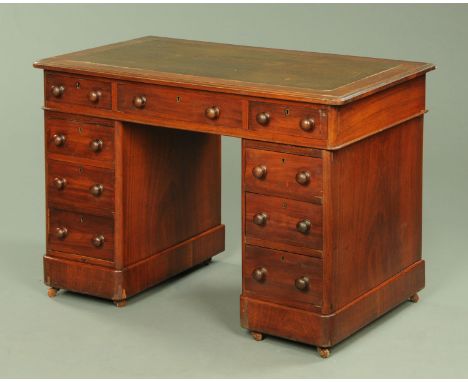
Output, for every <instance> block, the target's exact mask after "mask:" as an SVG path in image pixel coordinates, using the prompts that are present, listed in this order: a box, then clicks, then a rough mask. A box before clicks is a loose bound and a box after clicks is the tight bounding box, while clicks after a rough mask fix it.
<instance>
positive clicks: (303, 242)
mask: <svg viewBox="0 0 468 382" xmlns="http://www.w3.org/2000/svg"><path fill="white" fill-rule="evenodd" d="M245 235H246V237H247V240H248V239H249V237H252V238H258V239H263V240H265V241H268V242H270V243H274V242H279V243H284V244H288V245H293V246H298V247H308V248H314V249H321V248H322V241H323V240H322V206H321V205H317V204H313V203H306V202H299V201H297V200H291V199H285V198H279V197H275V196H266V195H259V194H253V193H250V192H246V194H245ZM271 245H273V244H271Z"/></svg>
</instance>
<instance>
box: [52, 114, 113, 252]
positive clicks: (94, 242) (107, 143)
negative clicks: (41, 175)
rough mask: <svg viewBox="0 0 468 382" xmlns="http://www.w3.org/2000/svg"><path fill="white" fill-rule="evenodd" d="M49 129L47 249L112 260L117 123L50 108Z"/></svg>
mask: <svg viewBox="0 0 468 382" xmlns="http://www.w3.org/2000/svg"><path fill="white" fill-rule="evenodd" d="M45 129H46V132H45V137H46V151H47V176H46V188H47V205H48V225H47V226H48V240H47V244H48V245H47V249H48V251H49V252H50V251H53V252H54V253H57V252H58V253H59V254H60V255H61V256H67V255H71V256H75V257H76V256H80V257H84V258H89V259H90V260H91V261H92V259H99V260H105V261H113V258H114V219H113V216H114V197H115V196H114V194H115V192H114V187H115V174H114V129H113V124H112V123H111V122H109V121H107V120H101V119H96V118H86V117H80V116H76V115H71V114H62V113H52V112H46V118H45Z"/></svg>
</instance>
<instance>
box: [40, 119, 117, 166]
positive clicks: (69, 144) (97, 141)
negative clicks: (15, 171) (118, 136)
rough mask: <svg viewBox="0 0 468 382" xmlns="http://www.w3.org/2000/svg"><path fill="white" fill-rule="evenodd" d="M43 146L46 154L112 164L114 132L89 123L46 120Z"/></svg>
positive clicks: (94, 122)
mask: <svg viewBox="0 0 468 382" xmlns="http://www.w3.org/2000/svg"><path fill="white" fill-rule="evenodd" d="M107 123H108V122H107ZM46 145H47V153H52V154H60V155H67V156H71V157H76V158H85V159H90V160H95V161H96V162H97V163H100V164H103V163H107V164H112V165H113V163H114V129H113V128H112V125H110V124H107V125H104V124H98V123H96V121H95V120H92V119H90V120H86V119H77V120H76V119H73V118H71V117H69V118H59V117H55V116H47V117H46Z"/></svg>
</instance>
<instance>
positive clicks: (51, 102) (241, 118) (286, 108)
mask: <svg viewBox="0 0 468 382" xmlns="http://www.w3.org/2000/svg"><path fill="white" fill-rule="evenodd" d="M112 81H113V80H111V79H109V80H103V79H99V80H98V79H95V78H93V77H86V76H78V75H75V76H74V75H70V74H62V73H55V72H46V77H45V99H46V106H47V107H50V108H63V107H67V108H69V109H70V110H72V111H73V110H76V112H78V113H79V112H80V111H85V112H86V113H87V114H89V113H93V112H97V113H98V114H99V113H100V112H102V113H106V112H115V113H118V114H119V115H122V116H126V117H129V118H131V119H135V118H136V119H138V118H142V119H145V120H148V119H151V120H152V121H154V120H156V121H158V122H159V123H161V124H162V125H165V124H167V125H169V126H170V125H175V126H179V125H181V124H190V126H197V128H201V129H203V127H207V128H210V130H212V129H213V127H221V128H228V129H229V130H234V131H235V130H237V131H238V134H239V135H242V134H241V132H242V130H243V129H248V130H249V131H251V132H256V133H258V135H263V134H267V135H268V136H274V135H277V134H279V135H282V136H289V137H291V138H292V139H293V138H296V139H301V138H306V139H308V138H311V139H315V140H326V139H327V111H326V109H323V108H319V107H318V106H314V105H307V104H302V103H295V102H291V103H283V102H279V101H273V100H271V101H260V100H257V99H251V98H248V97H242V96H239V95H231V94H226V93H218V92H209V91H201V90H192V89H181V88H176V87H171V86H162V85H156V84H144V83H133V82H126V81H115V82H114V85H115V86H112ZM113 92H114V93H113ZM113 98H114V99H115V104H114V106H113V105H112V99H113ZM101 115H102V114H101ZM234 131H233V135H236V133H235V132H234Z"/></svg>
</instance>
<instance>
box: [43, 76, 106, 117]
mask: <svg viewBox="0 0 468 382" xmlns="http://www.w3.org/2000/svg"><path fill="white" fill-rule="evenodd" d="M55 86H59V87H63V94H61V95H60V96H58V97H55V96H54V95H53V93H52V89H53V87H55ZM91 92H100V96H99V98H98V99H97V101H96V102H92V101H91V100H90V99H89V96H90V93H91ZM45 102H46V105H48V104H50V103H51V104H53V103H60V104H71V105H83V106H88V107H93V108H100V109H110V108H111V83H110V81H103V80H97V79H90V78H86V77H85V78H83V77H79V76H70V75H67V74H58V73H46V76H45Z"/></svg>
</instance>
